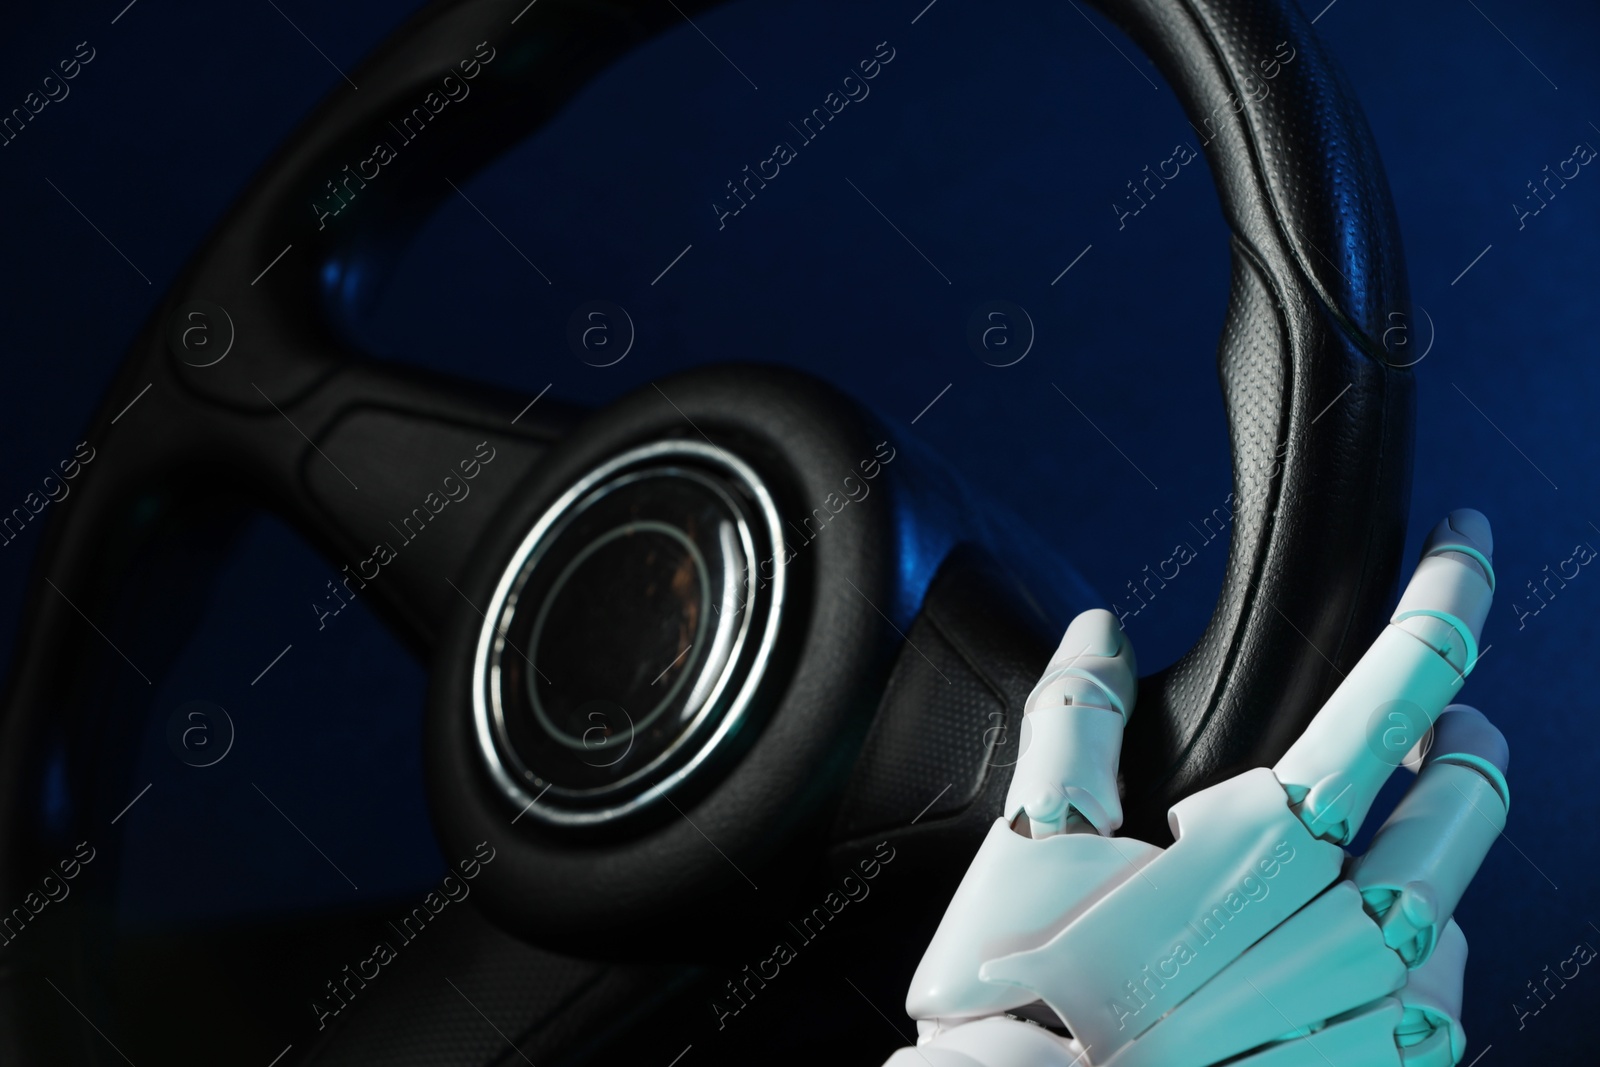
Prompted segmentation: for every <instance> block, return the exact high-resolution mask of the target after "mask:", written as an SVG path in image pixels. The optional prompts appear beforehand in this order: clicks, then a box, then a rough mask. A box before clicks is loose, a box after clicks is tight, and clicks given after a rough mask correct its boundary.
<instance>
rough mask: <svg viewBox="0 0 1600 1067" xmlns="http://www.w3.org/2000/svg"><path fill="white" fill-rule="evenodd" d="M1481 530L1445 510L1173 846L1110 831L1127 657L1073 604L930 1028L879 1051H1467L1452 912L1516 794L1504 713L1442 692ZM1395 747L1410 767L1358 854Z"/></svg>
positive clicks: (947, 951) (1420, 1056) (1078, 1059)
mask: <svg viewBox="0 0 1600 1067" xmlns="http://www.w3.org/2000/svg"><path fill="white" fill-rule="evenodd" d="M1492 549H1493V542H1492V538H1491V534H1490V530H1489V523H1488V520H1487V519H1485V518H1484V517H1483V516H1482V515H1481V514H1479V513H1478V512H1476V511H1470V510H1461V511H1455V512H1452V513H1451V514H1450V516H1449V517H1448V518H1447V519H1445V520H1444V521H1443V522H1441V523H1439V525H1438V526H1436V527H1435V528H1434V530H1433V532H1432V533H1431V534H1430V535H1429V537H1428V540H1427V544H1426V545H1425V546H1424V549H1423V557H1422V560H1421V562H1420V563H1419V564H1418V566H1417V569H1416V572H1415V574H1414V575H1413V576H1412V579H1411V581H1410V583H1409V584H1408V585H1407V587H1406V590H1405V592H1404V594H1403V595H1402V596H1401V598H1400V603H1399V606H1398V607H1397V608H1396V609H1395V612H1394V615H1393V617H1392V619H1391V621H1390V624H1389V625H1388V627H1386V628H1385V630H1384V631H1383V633H1382V634H1381V635H1380V636H1379V637H1378V639H1377V640H1376V641H1375V642H1374V643H1373V645H1372V647H1371V648H1370V649H1368V651H1367V652H1366V654H1365V655H1364V656H1363V657H1362V659H1361V660H1360V662H1359V663H1357V665H1356V666H1355V667H1354V668H1353V669H1352V670H1351V672H1350V674H1349V675H1348V676H1347V677H1346V678H1345V679H1344V681H1343V682H1342V683H1341V684H1340V686H1339V687H1338V689H1337V690H1335V691H1334V693H1333V695H1332V696H1331V697H1329V698H1328V701H1327V703H1326V704H1324V705H1323V707H1322V708H1321V710H1320V711H1319V712H1318V713H1317V715H1316V718H1315V719H1314V720H1313V721H1312V723H1311V725H1310V726H1309V727H1307V729H1306V731H1305V733H1304V734H1303V735H1302V736H1301V737H1300V739H1299V740H1298V741H1296V742H1295V744H1294V745H1293V746H1292V747H1291V748H1290V749H1289V751H1288V752H1287V753H1286V754H1285V755H1284V757H1283V758H1282V759H1281V760H1279V761H1278V764H1277V765H1276V766H1275V767H1273V768H1271V769H1268V768H1265V767H1261V768H1257V769H1255V770H1251V771H1247V772H1245V773H1244V774H1241V775H1238V776H1237V777H1235V778H1231V779H1229V780H1227V781H1225V782H1222V783H1220V784H1218V785H1215V786H1212V787H1210V788H1208V789H1204V790H1201V791H1200V792H1198V793H1195V794H1193V795H1192V796H1189V797H1187V798H1185V799H1184V800H1182V801H1180V802H1179V803H1178V804H1176V805H1174V806H1173V807H1172V809H1171V811H1170V812H1169V814H1168V821H1169V824H1170V825H1171V827H1172V832H1173V836H1174V838H1175V841H1174V843H1173V844H1172V845H1171V846H1170V847H1168V848H1166V849H1161V848H1157V847H1156V846H1154V845H1150V844H1147V843H1145V842H1142V841H1136V840H1133V839H1131V838H1118V837H1113V836H1111V835H1112V834H1113V832H1114V831H1115V830H1116V829H1117V827H1118V826H1119V825H1120V824H1121V822H1122V807H1121V801H1120V798H1119V796H1118V793H1117V761H1118V755H1119V752H1120V748H1121V742H1122V731H1123V727H1124V725H1125V723H1126V722H1127V719H1128V716H1129V715H1130V713H1131V712H1132V711H1133V704H1134V695H1135V689H1136V684H1137V671H1136V669H1135V664H1134V657H1133V650H1132V648H1131V646H1130V645H1129V644H1128V640H1127V636H1126V635H1125V634H1124V633H1123V632H1122V631H1121V630H1120V628H1119V627H1118V625H1117V622H1116V620H1115V618H1114V617H1113V616H1112V615H1111V614H1110V613H1109V612H1106V611H1099V610H1097V611H1090V612H1086V613H1084V614H1083V615H1080V616H1078V617H1077V618H1076V619H1075V620H1073V622H1072V625H1071V626H1070V627H1068V629H1067V633H1066V636H1065V637H1064V638H1063V639H1062V642H1061V647H1060V648H1059V649H1058V650H1057V652H1056V654H1055V656H1054V657H1053V658H1052V660H1051V662H1050V665H1049V667H1048V668H1047V669H1046V671H1045V674H1044V676H1043V678H1041V679H1040V681H1039V684H1038V685H1037V686H1036V687H1035V688H1034V690H1033V692H1032V693H1031V694H1030V695H1029V697H1028V700H1027V704H1026V706H1025V708H1024V718H1023V728H1022V742H1021V753H1022V754H1021V757H1020V759H1019V760H1018V762H1017V766H1016V770H1015V773H1014V777H1013V779H1012V783H1011V788H1010V792H1009V794H1008V796H1007V799H1006V810H1005V813H1004V815H1003V816H1002V817H1001V818H999V819H996V820H995V822H994V824H993V825H992V826H991V827H990V828H989V834H988V836H987V837H986V838H985V840H984V843H983V845H982V847H981V848H980V849H979V851H978V854H977V856H976V857H975V858H974V859H973V862H972V865H971V866H970V867H969V868H968V870H967V874H966V876H965V878H964V879H963V881H962V883H961V886H960V887H959V888H958V889H957V891H956V894H955V896H954V897H953V898H952V899H951V902H950V906H949V908H948V910H947V911H946V912H945V916H944V919H943V921H942V922H941V923H940V926H939V929H938V932H937V933H936V934H935V935H934V939H933V941H932V943H931V944H930V945H929V946H928V950H927V953H926V954H925V955H924V956H923V958H922V962H921V964H920V965H919V966H918V968H917V972H916V976H915V977H914V978H913V980H912V984H911V989H910V992H909V993H908V995H907V997H906V1009H907V1011H908V1013H909V1014H910V1015H911V1016H912V1017H913V1018H914V1019H916V1020H917V1028H918V1032H919V1034H920V1039H919V1042H918V1045H917V1047H916V1048H912V1049H902V1050H900V1051H899V1052H897V1053H895V1055H894V1056H893V1057H891V1058H890V1060H889V1063H888V1067H919V1065H922V1067H1024V1065H1026V1067H1067V1065H1074V1067H1207V1065H1211V1064H1219V1063H1223V1062H1226V1063H1228V1064H1230V1065H1237V1067H1320V1065H1323V1064H1327V1063H1336V1064H1338V1065H1339V1067H1363V1065H1370V1067H1379V1065H1382V1067H1449V1065H1452V1064H1456V1063H1459V1062H1460V1060H1461V1058H1462V1055H1463V1053H1464V1051H1465V1048H1466V1040H1465V1036H1464V1034H1463V1032H1462V1028H1461V1023H1460V1010H1461V987H1462V977H1463V972H1464V969H1465V966H1466V956H1467V946H1466V939H1465V937H1464V936H1463V935H1462V933H1461V930H1460V928H1459V927H1458V926H1456V924H1455V923H1454V922H1453V921H1452V919H1451V915H1452V913H1453V912H1454V910H1455V907H1456V904H1457V903H1458V902H1459V901H1460V899H1461V895H1462V893H1463V892H1464V891H1465V889H1466V887H1467V884H1468V883H1469V882H1470V881H1471V879H1472V877H1473V875H1474V874H1476V873H1477V870H1478V867H1479V865H1480V864H1481V863H1482V861H1483V858H1484V856H1485V855H1487V853H1488V851H1489V848H1490V846H1491V845H1492V844H1493V843H1494V841H1495V839H1496V838H1497V837H1498V836H1499V834H1500V831H1501V829H1502V828H1503V827H1504V826H1505V818H1506V811H1507V808H1508V806H1509V803H1510V794H1509V792H1508V790H1507V786H1506V781H1505V770H1506V766H1507V761H1508V753H1507V749H1506V744H1505V741H1504V739H1503V738H1502V737H1501V736H1500V733H1499V731H1497V730H1496V729H1495V728H1494V727H1493V726H1492V725H1491V724H1490V723H1489V721H1488V720H1487V719H1485V718H1484V717H1483V716H1482V715H1481V714H1479V713H1478V712H1477V711H1475V710H1473V709H1472V708H1468V707H1465V706H1463V705H1451V703H1450V701H1451V699H1452V698H1453V697H1454V696H1455V694H1456V692H1457V691H1458V690H1459V689H1460V687H1461V685H1462V683H1463V682H1464V681H1465V678H1466V676H1467V674H1468V673H1470V672H1471V670H1472V668H1473V667H1474V666H1475V664H1476V662H1477V659H1478V655H1479V653H1478V638H1479V635H1480V633H1481V632H1482V629H1483V622H1484V618H1485V617H1486V616H1487V614H1488V610H1489V603H1490V599H1491V597H1492V594H1493V591H1494V570H1493V567H1492V565H1491V562H1490V559H1491V555H1492ZM1430 742H1431V744H1430ZM1424 754H1425V755H1424ZM1402 764H1404V765H1405V766H1407V767H1408V769H1411V770H1417V771H1419V773H1418V774H1417V778H1416V781H1415V782H1414V783H1413V784H1412V786H1411V788H1410V790H1409V791H1408V792H1407V793H1406V795H1405V797H1404V799H1403V800H1402V801H1401V803H1400V804H1399V806H1398V807H1397V808H1396V809H1395V811H1394V813H1393V814H1392V815H1391V816H1390V817H1389V819H1388V820H1387V821H1386V822H1385V823H1384V825H1383V827H1382V828H1381V829H1380V830H1379V831H1378V833H1377V836H1376V837H1375V838H1374V839H1373V842H1372V845H1371V847H1370V848H1369V849H1368V850H1367V851H1366V852H1365V853H1364V854H1363V855H1361V856H1360V857H1351V856H1349V855H1348V854H1347V853H1346V852H1345V850H1344V848H1343V846H1344V845H1346V844H1348V843H1349V842H1350V841H1351V839H1352V838H1354V837H1355V835H1356V833H1357V831H1358V830H1359V829H1360V827H1361V823H1362V821H1363V820H1364V819H1365V817H1366V815H1367V811H1368V809H1369V808H1370V807H1371V805H1372V802H1373V800H1374V798H1375V797H1376V796H1377V794H1378V790H1379V789H1380V788H1381V787H1382V785H1383V783H1384V782H1385V781H1386V780H1387V779H1388V777H1389V774H1390V773H1391V772H1392V771H1393V770H1394V768H1395V767H1397V766H1400V765H1402Z"/></svg>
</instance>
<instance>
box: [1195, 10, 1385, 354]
mask: <svg viewBox="0 0 1600 1067" xmlns="http://www.w3.org/2000/svg"><path fill="white" fill-rule="evenodd" d="M1183 10H1184V11H1185V12H1186V13H1187V14H1188V15H1189V16H1190V18H1191V19H1192V20H1193V22H1194V24H1195V27H1196V29H1197V30H1198V32H1199V36H1200V37H1201V38H1202V39H1203V40H1204V41H1205V43H1206V46H1207V48H1208V49H1209V50H1210V53H1211V58H1212V59H1213V61H1214V62H1215V63H1216V66H1217V68H1218V69H1219V70H1220V71H1221V72H1222V76H1223V78H1224V79H1225V80H1226V83H1227V85H1228V87H1229V89H1230V90H1231V91H1232V93H1233V94H1234V96H1235V98H1237V99H1240V100H1246V101H1247V103H1246V105H1245V106H1244V107H1243V108H1242V109H1241V110H1242V111H1243V113H1244V114H1245V116H1246V117H1247V121H1246V122H1244V123H1243V124H1242V126H1241V130H1242V134H1241V135H1242V137H1243V139H1244V142H1245V147H1246V149H1247V151H1248V154H1249V160H1250V169H1251V174H1252V177H1253V179H1254V181H1253V184H1254V185H1255V186H1256V187H1257V188H1258V189H1260V190H1262V192H1263V193H1264V195H1265V200H1266V205H1267V207H1268V209H1269V210H1270V212H1271V218H1272V225H1273V228H1274V229H1275V230H1276V236H1277V237H1278V239H1279V241H1281V242H1282V244H1283V247H1284V249H1285V250H1286V251H1287V252H1288V257H1289V260H1290V262H1292V263H1293V265H1294V267H1295V268H1296V270H1297V272H1298V273H1299V274H1300V276H1301V278H1302V279H1304V281H1305V284H1306V285H1307V286H1308V287H1309V288H1310V290H1311V291H1312V292H1313V293H1315V294H1316V297H1317V302H1318V303H1320V304H1321V305H1322V306H1323V307H1324V308H1326V309H1327V311H1328V313H1329V314H1330V315H1331V316H1332V318H1333V320H1334V322H1335V323H1336V324H1337V325H1338V327H1339V329H1340V331H1341V332H1343V333H1344V334H1346V335H1347V336H1348V337H1349V338H1350V339H1351V341H1352V342H1353V343H1354V345H1355V347H1356V348H1357V349H1358V350H1359V351H1360V352H1361V353H1362V354H1363V355H1366V356H1368V357H1369V358H1372V359H1375V360H1376V361H1377V362H1378V363H1379V364H1380V365H1382V366H1384V367H1386V368H1388V367H1389V361H1388V360H1387V359H1386V358H1384V355H1383V354H1382V348H1381V347H1380V346H1379V345H1377V344H1375V343H1374V342H1373V341H1372V340H1371V338H1369V337H1368V336H1367V335H1366V332H1365V331H1364V330H1363V329H1361V328H1360V327H1359V326H1358V325H1357V324H1356V323H1355V322H1354V321H1353V320H1352V319H1350V318H1349V316H1347V315H1346V314H1345V313H1344V312H1343V311H1342V310H1341V309H1340V308H1339V306H1338V304H1337V302H1336V301H1335V300H1334V299H1333V296H1332V294H1331V293H1330V292H1329V291H1328V290H1327V288H1326V287H1325V286H1324V285H1323V284H1322V282H1321V280H1320V279H1319V278H1318V277H1317V274H1316V272H1315V271H1314V270H1312V269H1311V264H1310V261H1309V260H1307V259H1306V257H1305V256H1304V255H1303V254H1302V251H1301V248H1300V244H1299V241H1298V240H1296V239H1295V238H1296V235H1297V233H1298V231H1297V230H1296V229H1295V228H1294V227H1291V226H1290V225H1289V224H1288V222H1287V219H1286V218H1285V215H1284V213H1283V211H1282V209H1281V207H1280V198H1279V195H1278V190H1277V189H1276V188H1275V187H1274V186H1273V185H1272V184H1271V183H1270V182H1268V181H1267V180H1266V175H1267V167H1266V160H1265V159H1264V158H1263V156H1262V153H1261V150H1260V146H1261V138H1260V136H1259V129H1258V121H1257V114H1256V108H1255V105H1254V103H1251V102H1248V98H1247V97H1244V96H1242V95H1240V86H1239V85H1238V84H1237V82H1236V81H1235V79H1234V77H1233V68H1232V67H1231V66H1230V65H1229V64H1228V62H1227V61H1226V59H1225V58H1224V55H1225V52H1224V50H1223V48H1222V47H1221V38H1220V36H1219V35H1218V34H1217V32H1216V30H1215V28H1214V26H1213V25H1212V22H1211V20H1210V19H1209V18H1207V17H1206V16H1205V13H1204V12H1202V11H1201V9H1200V5H1199V4H1198V3H1197V2H1196V0H1184V2H1183ZM1306 30H1307V32H1306V37H1307V40H1306V42H1305V43H1307V44H1308V45H1310V46H1312V47H1315V48H1316V50H1317V54H1318V56H1319V58H1320V59H1322V60H1323V64H1322V65H1323V69H1324V70H1326V71H1328V72H1329V73H1330V77H1331V75H1332V73H1333V71H1334V68H1333V65H1332V63H1331V62H1330V61H1328V59H1327V56H1326V55H1324V54H1323V52H1322V43H1321V40H1320V39H1319V38H1317V37H1316V35H1315V32H1314V31H1312V30H1311V29H1310V27H1309V26H1308V27H1306ZM1330 91H1331V93H1332V94H1333V96H1334V98H1335V99H1337V101H1338V102H1339V104H1340V105H1341V108H1340V110H1341V112H1343V111H1347V110H1355V109H1356V108H1357V105H1356V103H1355V101H1354V100H1353V99H1351V98H1349V96H1348V95H1347V94H1346V92H1345V87H1344V85H1342V84H1340V83H1339V82H1338V81H1337V80H1336V79H1335V80H1333V81H1332V82H1331V84H1330ZM1357 113H1358V114H1359V111H1357ZM1229 229H1230V230H1233V227H1232V225H1231V224H1230V226H1229ZM1234 232H1235V234H1236V235H1237V231H1234ZM1337 269H1338V268H1337V267H1335V270H1337ZM1269 276H1270V273H1269ZM1391 369H1392V368H1391Z"/></svg>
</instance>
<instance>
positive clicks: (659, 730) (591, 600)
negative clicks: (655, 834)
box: [473, 441, 787, 826]
mask: <svg viewBox="0 0 1600 1067" xmlns="http://www.w3.org/2000/svg"><path fill="white" fill-rule="evenodd" d="M777 523H778V516H777V511H776V508H775V507H774V505H773V502H772V497H771V495H770V493H769V492H768V490H767V488H766V486H765V485H764V484H763V483H762V481H761V479H760V477H759V476H758V475H757V474H756V473H755V471H754V470H752V469H751V468H750V467H749V466H748V465H746V464H745V463H744V462H743V461H741V460H739V459H738V458H736V457H734V456H732V455H731V454H729V453H728V452H727V451H725V450H723V449H720V448H717V447H715V446H711V445H701V444H697V443H694V442H684V441H673V442H660V443H657V444H653V445H647V446H645V447H642V448H637V449H634V450H632V451H629V452H627V453H625V454H623V455H621V456H618V457H616V458H615V459H613V460H611V461H609V462H607V463H605V464H603V465H602V466H600V467H599V468H597V469H595V470H593V471H591V472H590V473H589V474H588V475H586V476H585V477H584V478H582V479H581V480H580V481H579V482H578V483H577V484H576V485H574V486H573V487H572V488H571V489H569V490H568V491H567V492H566V493H564V494H563V495H562V496H561V497H560V498H559V499H558V500H557V501H556V502H555V503H554V504H553V505H551V507H550V508H548V509H547V510H546V511H545V512H544V514H543V515H542V516H540V518H539V520H538V521H537V522H536V523H535V524H534V526H533V528H532V530H530V531H529V533H528V535H527V537H526V538H524V540H523V541H522V543H521V545H520V546H519V547H518V549H517V551H516V552H515V553H514V554H513V556H512V558H511V560H510V562H509V563H508V565H507V567H506V568H505V570H504V571H503V573H502V575H501V578H500V581H499V583H498V584H497V586H496V589H495V593H494V597H493V600H492V601H491V604H490V608H489V610H488V611H487V612H485V618H484V623H483V626H482V628H481V630H480V633H479V639H478V653H477V660H476V667H475V671H474V686H473V687H474V693H473V697H474V700H473V703H474V712H475V717H476V720H477V722H476V725H477V735H478V746H479V749H480V752H481V755H482V757H483V759H484V762H485V765H486V766H487V769H488V771H489V774H490V777H491V778H492V779H493V780H494V782H495V784H496V785H497V786H498V788H499V790H500V792H501V793H502V794H503V795H504V796H505V798H506V800H507V801H508V802H509V803H512V804H515V805H516V806H517V808H519V809H520V810H521V813H522V815H526V816H527V817H529V818H531V819H535V820H538V821H540V822H543V823H547V824H553V825H565V826H586V825H587V826H593V825H598V824H601V823H606V822H610V821H612V820H616V819H621V818H624V817H626V816H628V815H631V814H633V813H636V812H639V811H641V810H643V809H645V808H647V807H649V806H651V805H652V804H654V803H656V802H658V801H659V800H660V799H661V798H662V797H664V796H666V795H667V794H668V793H670V792H672V791H673V790H674V789H677V788H680V787H681V786H682V785H683V784H684V783H685V782H687V781H689V780H690V779H691V778H693V777H695V776H696V775H699V774H703V773H705V772H706V771H707V770H708V769H709V768H711V767H713V766H714V765H716V763H717V762H718V760H717V757H718V756H719V755H725V754H727V753H728V752H729V750H730V748H731V743H732V742H733V740H734V738H735V737H736V736H738V735H739V734H740V733H741V731H742V730H743V729H744V728H746V727H748V726H749V725H750V719H751V705H752V701H753V697H754V694H755V692H756V690H757V687H758V685H759V683H760V680H761V677H762V674H763V672H764V671H765V669H766V665H767V662H768V660H769V659H770V655H771V650H772V645H773V641H774V640H775V638H776V635H777V629H778V626H777V623H778V618H779V615H780V614H781V611H782V608H783V601H784V589H785V579H786V577H787V576H786V574H785V572H784V565H783V562H782V559H781V555H782V554H781V553H775V552H774V550H773V546H774V545H776V544H778V543H780V541H779V539H780V535H779V532H778V526H777ZM758 566H759V575H758ZM518 817H519V818H520V817H521V816H520V815H519V816H518Z"/></svg>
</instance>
